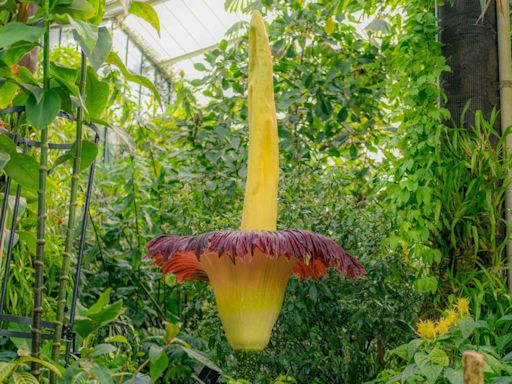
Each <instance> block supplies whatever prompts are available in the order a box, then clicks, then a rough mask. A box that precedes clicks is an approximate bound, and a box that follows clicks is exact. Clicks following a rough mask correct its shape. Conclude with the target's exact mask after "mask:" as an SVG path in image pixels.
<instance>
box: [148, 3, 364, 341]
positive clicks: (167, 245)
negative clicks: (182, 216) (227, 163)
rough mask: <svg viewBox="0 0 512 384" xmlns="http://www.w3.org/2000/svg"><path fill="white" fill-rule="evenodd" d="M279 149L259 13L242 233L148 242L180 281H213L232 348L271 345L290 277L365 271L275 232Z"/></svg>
mask: <svg viewBox="0 0 512 384" xmlns="http://www.w3.org/2000/svg"><path fill="white" fill-rule="evenodd" d="M278 178H279V151H278V136H277V121H276V111H275V104H274V86H273V83H272V57H271V53H270V47H269V43H268V36H267V33H266V31H265V23H264V21H263V18H262V16H261V14H260V13H259V12H257V11H256V12H255V13H254V14H253V17H252V21H251V25H250V29H249V164H248V170H247V181H246V187H245V200H244V208H243V215H242V224H241V228H240V231H214V232H208V233H203V234H201V235H198V236H175V235H162V236H159V237H157V238H155V239H153V240H152V241H150V242H149V243H148V244H147V248H148V249H149V253H148V257H152V258H153V259H154V261H155V263H156V264H157V265H159V266H160V267H161V269H162V271H163V272H164V273H173V274H174V275H176V279H177V281H178V282H183V281H186V280H202V281H208V282H210V284H211V286H212V289H213V293H214V295H215V299H216V302H217V308H218V311H219V316H220V319H221V322H222V325H223V327H224V330H225V332H226V336H227V339H228V341H229V343H230V345H231V346H232V347H233V348H234V349H235V350H242V351H261V350H263V348H265V346H266V345H267V344H268V341H269V338H270V333H271V331H272V327H273V326H274V324H275V322H276V320H277V317H278V315H279V312H280V310H281V306H282V303H283V297H284V293H285V289H286V286H287V284H288V280H289V278H290V276H291V275H292V273H293V274H297V275H299V276H300V277H302V278H306V277H313V278H317V277H319V276H321V275H325V274H326V273H327V269H328V268H330V267H333V268H336V269H337V270H339V271H340V272H341V273H342V274H343V275H344V276H346V277H351V278H355V277H357V276H359V275H361V274H362V273H364V269H363V267H362V265H361V264H360V263H359V261H358V260H357V259H355V258H354V257H352V256H351V255H349V254H348V253H346V252H345V251H344V250H343V249H342V248H341V247H340V246H339V245H338V244H336V243H335V242H334V241H332V240H329V239H328V238H326V237H324V236H321V235H318V234H315V233H312V232H308V231H304V230H279V231H278V230H276V224H277V184H278Z"/></svg>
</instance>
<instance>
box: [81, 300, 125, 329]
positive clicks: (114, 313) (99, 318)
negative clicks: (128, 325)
mask: <svg viewBox="0 0 512 384" xmlns="http://www.w3.org/2000/svg"><path fill="white" fill-rule="evenodd" d="M122 310H123V301H122V300H119V301H116V302H115V303H114V304H109V305H107V306H105V307H104V308H103V309H102V310H101V311H99V312H97V313H93V314H90V315H89V317H90V318H91V319H92V320H94V321H95V322H96V323H97V324H98V326H100V327H101V326H104V325H107V324H108V323H110V322H111V321H113V320H115V319H116V318H117V317H118V316H119V315H120V314H121V312H122Z"/></svg>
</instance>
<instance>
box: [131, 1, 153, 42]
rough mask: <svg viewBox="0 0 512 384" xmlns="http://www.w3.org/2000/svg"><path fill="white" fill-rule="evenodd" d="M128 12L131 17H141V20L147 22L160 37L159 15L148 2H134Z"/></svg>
mask: <svg viewBox="0 0 512 384" xmlns="http://www.w3.org/2000/svg"><path fill="white" fill-rule="evenodd" d="M128 12H129V13H130V14H131V15H135V16H137V17H140V18H141V19H143V20H145V21H147V22H148V23H149V24H151V26H153V28H155V30H156V31H157V32H158V35H160V20H159V19H158V14H157V13H156V11H155V9H154V8H153V7H152V6H151V5H150V4H149V3H146V2H142V1H132V2H131V4H130V8H129V9H128Z"/></svg>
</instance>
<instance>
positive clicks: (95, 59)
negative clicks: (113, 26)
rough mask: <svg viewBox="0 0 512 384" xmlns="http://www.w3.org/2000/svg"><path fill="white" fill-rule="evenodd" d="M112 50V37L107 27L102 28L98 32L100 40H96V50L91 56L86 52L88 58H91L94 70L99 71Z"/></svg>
mask: <svg viewBox="0 0 512 384" xmlns="http://www.w3.org/2000/svg"><path fill="white" fill-rule="evenodd" d="M111 49H112V37H111V36H110V32H109V30H108V28H107V27H100V28H99V30H98V39H97V40H96V45H95V46H94V50H93V51H92V52H91V53H89V54H88V51H85V54H86V55H87V57H89V60H90V61H91V65H92V66H93V68H94V69H95V70H98V69H99V68H100V67H101V65H102V64H103V63H104V62H105V60H107V57H108V55H109V54H110V51H111Z"/></svg>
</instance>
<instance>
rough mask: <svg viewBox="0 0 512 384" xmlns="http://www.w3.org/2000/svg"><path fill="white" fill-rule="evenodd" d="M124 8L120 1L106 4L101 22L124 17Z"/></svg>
mask: <svg viewBox="0 0 512 384" xmlns="http://www.w3.org/2000/svg"><path fill="white" fill-rule="evenodd" d="M167 1H169V0H143V2H144V3H148V4H151V5H152V6H155V5H158V4H161V3H165V2H167ZM124 14H125V13H124V7H123V5H122V4H121V2H120V1H112V2H108V3H107V5H106V6H105V14H104V15H103V20H108V19H117V18H118V17H120V16H124Z"/></svg>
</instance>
